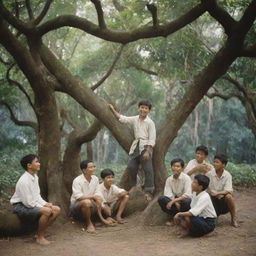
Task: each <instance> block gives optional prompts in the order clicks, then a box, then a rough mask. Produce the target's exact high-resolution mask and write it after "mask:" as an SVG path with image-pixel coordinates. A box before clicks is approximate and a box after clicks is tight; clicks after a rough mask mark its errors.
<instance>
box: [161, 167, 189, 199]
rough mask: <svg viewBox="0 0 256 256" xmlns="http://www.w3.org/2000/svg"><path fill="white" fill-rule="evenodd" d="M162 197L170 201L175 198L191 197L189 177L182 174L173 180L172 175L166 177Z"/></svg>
mask: <svg viewBox="0 0 256 256" xmlns="http://www.w3.org/2000/svg"><path fill="white" fill-rule="evenodd" d="M164 195H165V196H168V197H169V198H171V199H172V198H174V197H175V196H177V197H181V196H184V197H185V198H189V197H191V196H192V192H191V179H190V177H189V176H188V175H187V174H185V173H183V172H182V173H181V174H180V176H179V177H178V179H175V178H174V177H173V175H172V176H170V177H168V178H167V180H166V182H165V187H164Z"/></svg>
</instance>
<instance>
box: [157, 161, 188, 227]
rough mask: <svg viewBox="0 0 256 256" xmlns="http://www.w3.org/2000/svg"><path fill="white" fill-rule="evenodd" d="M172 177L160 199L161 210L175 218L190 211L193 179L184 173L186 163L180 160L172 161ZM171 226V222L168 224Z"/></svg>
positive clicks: (167, 223) (167, 181) (169, 178)
mask: <svg viewBox="0 0 256 256" xmlns="http://www.w3.org/2000/svg"><path fill="white" fill-rule="evenodd" d="M171 169H172V173H173V174H172V175H171V176H170V177H168V178H167V180H166V182H165V187H164V195H163V196H160V197H159V198H158V203H159V205H160V207H161V209H162V210H163V211H164V212H166V213H168V214H169V215H171V217H173V216H174V215H175V214H176V213H177V212H185V211H188V210H189V209H190V202H191V195H192V193H191V179H190V177H189V176H188V175H187V174H185V173H183V170H184V161H183V160H182V159H180V158H176V159H173V160H172V161H171ZM166 225H171V222H170V221H168V222H166Z"/></svg>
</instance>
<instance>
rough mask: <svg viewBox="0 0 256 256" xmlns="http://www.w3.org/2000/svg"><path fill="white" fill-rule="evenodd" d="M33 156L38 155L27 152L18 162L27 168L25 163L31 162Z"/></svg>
mask: <svg viewBox="0 0 256 256" xmlns="http://www.w3.org/2000/svg"><path fill="white" fill-rule="evenodd" d="M35 158H38V156H37V155H34V154H29V155H26V156H24V157H22V158H21V160H20V164H21V166H22V167H23V169H25V170H27V169H28V166H27V165H28V164H31V163H32V162H33V160H34V159H35Z"/></svg>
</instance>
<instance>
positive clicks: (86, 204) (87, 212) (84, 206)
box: [77, 199, 95, 233]
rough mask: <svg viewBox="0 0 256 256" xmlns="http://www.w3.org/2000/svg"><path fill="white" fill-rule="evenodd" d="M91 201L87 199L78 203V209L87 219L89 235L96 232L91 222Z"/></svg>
mask: <svg viewBox="0 0 256 256" xmlns="http://www.w3.org/2000/svg"><path fill="white" fill-rule="evenodd" d="M91 204H92V203H91V200H88V199H85V200H82V201H81V202H79V203H78V205H77V207H78V208H79V209H80V211H81V213H82V215H83V217H84V218H85V224H86V231H87V232H88V233H93V232H95V227H94V225H93V223H92V221H91V209H90V208H91Z"/></svg>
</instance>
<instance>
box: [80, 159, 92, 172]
mask: <svg viewBox="0 0 256 256" xmlns="http://www.w3.org/2000/svg"><path fill="white" fill-rule="evenodd" d="M89 163H93V161H92V160H84V161H82V162H81V163H80V169H81V170H83V169H86V168H87V166H88V164H89Z"/></svg>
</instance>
